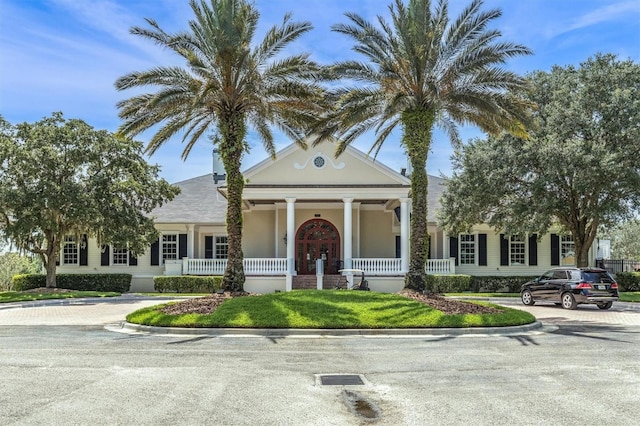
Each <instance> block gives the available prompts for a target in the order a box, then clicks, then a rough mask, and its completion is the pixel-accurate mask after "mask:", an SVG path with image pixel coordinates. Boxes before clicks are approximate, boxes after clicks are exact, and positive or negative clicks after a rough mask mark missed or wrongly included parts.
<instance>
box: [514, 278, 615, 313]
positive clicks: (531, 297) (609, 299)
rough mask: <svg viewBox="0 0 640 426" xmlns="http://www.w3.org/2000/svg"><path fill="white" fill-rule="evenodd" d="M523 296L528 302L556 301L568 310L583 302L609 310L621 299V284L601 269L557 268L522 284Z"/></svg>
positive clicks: (521, 293)
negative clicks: (619, 292) (619, 289)
mask: <svg viewBox="0 0 640 426" xmlns="http://www.w3.org/2000/svg"><path fill="white" fill-rule="evenodd" d="M520 298H521V299H522V303H524V304H525V305H533V304H535V303H536V302H553V303H555V304H556V305H562V307H563V308H565V309H575V308H576V306H578V305H579V304H581V303H591V304H595V305H598V308H600V309H609V308H610V307H611V305H612V304H613V302H615V301H616V300H618V284H617V283H616V280H615V279H614V278H613V277H612V276H611V274H609V273H608V272H607V271H606V270H604V269H600V268H554V269H551V270H549V271H547V272H545V273H544V274H542V276H540V277H538V278H536V279H535V280H533V281H529V282H528V283H526V284H523V285H522V288H521V289H520Z"/></svg>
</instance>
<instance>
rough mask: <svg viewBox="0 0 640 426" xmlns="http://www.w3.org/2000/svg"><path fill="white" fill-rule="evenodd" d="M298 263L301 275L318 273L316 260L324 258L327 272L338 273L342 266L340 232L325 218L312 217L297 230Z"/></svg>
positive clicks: (325, 271)
mask: <svg viewBox="0 0 640 426" xmlns="http://www.w3.org/2000/svg"><path fill="white" fill-rule="evenodd" d="M295 243H296V263H297V269H298V273H299V274H301V275H307V274H315V273H316V260H317V259H322V261H323V263H324V273H325V274H336V273H338V269H339V268H340V266H339V262H340V234H338V230H337V229H336V227H335V226H333V225H332V224H331V222H328V221H326V220H324V219H311V220H309V221H307V222H305V223H303V224H302V226H300V228H298V232H296V239H295Z"/></svg>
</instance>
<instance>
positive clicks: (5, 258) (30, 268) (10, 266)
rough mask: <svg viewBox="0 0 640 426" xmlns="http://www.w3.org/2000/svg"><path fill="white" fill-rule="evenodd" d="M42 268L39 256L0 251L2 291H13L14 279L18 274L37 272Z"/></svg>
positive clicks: (0, 286)
mask: <svg viewBox="0 0 640 426" xmlns="http://www.w3.org/2000/svg"><path fill="white" fill-rule="evenodd" d="M41 270H42V265H41V263H40V260H39V259H38V258H37V257H30V256H23V255H21V254H19V253H0V291H11V290H13V288H12V279H13V276H14V275H18V274H35V273H37V272H40V271H41Z"/></svg>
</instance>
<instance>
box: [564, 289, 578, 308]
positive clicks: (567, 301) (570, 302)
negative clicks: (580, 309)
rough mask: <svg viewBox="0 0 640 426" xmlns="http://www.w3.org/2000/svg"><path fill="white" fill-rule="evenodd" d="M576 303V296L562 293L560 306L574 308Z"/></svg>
mask: <svg viewBox="0 0 640 426" xmlns="http://www.w3.org/2000/svg"><path fill="white" fill-rule="evenodd" d="M576 306H578V304H577V303H576V298H575V297H573V294H571V293H564V294H563V295H562V307H563V308H565V309H575V308H576Z"/></svg>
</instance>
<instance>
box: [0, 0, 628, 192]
mask: <svg viewBox="0 0 640 426" xmlns="http://www.w3.org/2000/svg"><path fill="white" fill-rule="evenodd" d="M469 1H470V0H451V1H450V9H451V16H452V19H454V18H455V16H456V15H457V14H458V12H459V10H461V9H462V8H463V7H464V6H466V5H467V4H468V3H469ZM389 3H390V0H256V1H255V4H256V6H257V7H258V9H259V10H260V12H261V22H260V29H259V31H258V38H257V40H259V39H261V38H262V35H263V34H264V31H265V29H266V28H268V27H270V26H271V25H273V24H275V23H278V22H280V21H281V20H282V17H283V15H284V14H285V13H286V12H289V11H290V12H292V13H293V17H294V19H295V20H297V21H311V22H312V23H313V25H314V27H315V29H314V30H313V31H312V32H310V33H308V34H306V35H305V36H304V37H303V38H301V39H300V40H299V41H297V42H296V43H295V44H294V45H291V47H290V51H291V52H300V51H307V52H309V53H310V54H311V56H312V58H313V59H315V60H317V61H318V62H320V63H324V64H329V63H331V62H333V61H336V60H342V59H346V58H357V57H358V56H357V54H355V53H354V52H352V51H351V50H350V48H351V41H350V40H349V39H347V38H346V37H344V36H342V35H340V34H337V33H333V32H331V30H330V27H331V25H332V24H335V23H339V22H346V18H345V17H344V13H345V12H348V11H351V12H356V13H359V14H360V15H362V16H364V17H365V18H367V19H369V20H374V19H375V17H376V15H383V16H387V15H388V8H387V5H388V4H389ZM495 7H498V8H501V9H502V12H503V15H502V17H501V18H500V19H498V20H496V21H494V28H497V29H499V30H501V31H502V33H503V36H504V38H505V39H507V40H509V41H512V42H517V43H520V44H524V45H526V46H528V47H529V48H531V49H533V51H534V53H535V54H534V55H533V56H529V57H522V58H517V59H515V60H512V61H510V62H509V63H507V64H506V65H505V67H506V68H509V69H511V70H514V71H516V72H519V73H522V74H525V73H528V72H531V71H534V70H549V69H550V68H551V67H552V66H553V65H554V64H558V65H562V66H565V65H568V64H574V65H578V64H579V63H580V62H582V61H584V60H586V59H587V58H588V57H589V56H592V55H593V54H595V53H597V52H603V53H609V52H611V53H615V54H617V55H619V57H620V59H629V58H630V59H632V60H634V61H636V62H637V61H639V60H640V1H639V0H485V2H484V8H485V9H489V8H495ZM190 17H191V9H190V8H189V5H188V0H0V114H2V115H3V116H4V118H5V119H7V120H8V121H10V122H12V123H19V122H23V121H29V122H33V121H37V120H40V119H41V118H43V117H45V116H49V115H50V114H51V113H52V112H54V111H62V112H63V113H64V114H65V117H67V118H80V119H83V120H85V121H86V122H87V123H89V124H91V125H92V126H94V127H95V128H98V129H107V130H112V131H115V130H116V129H117V127H118V125H119V119H118V114H117V110H116V107H115V104H116V102H118V101H119V100H121V99H124V98H126V97H127V95H131V94H132V93H130V92H129V93H128V92H117V91H116V90H115V89H114V86H113V83H114V81H115V80H116V79H117V78H118V77H120V76H122V75H124V74H126V73H129V72H131V71H139V70H145V69H148V68H151V67H154V66H157V65H168V64H173V65H179V64H180V62H179V59H178V58H176V57H175V56H173V55H171V53H170V52H167V51H164V50H162V49H161V48H159V47H158V46H155V45H153V44H152V43H151V42H149V41H147V40H145V39H142V38H140V37H135V36H132V35H130V34H129V28H130V27H131V26H133V25H145V22H144V18H153V19H155V20H156V21H157V22H158V23H159V24H160V26H161V27H162V28H163V29H165V30H167V31H177V30H182V29H185V28H186V26H187V21H188V19H190ZM480 135H481V134H480V133H479V132H478V131H477V130H476V129H474V128H464V129H462V136H463V138H464V139H465V140H466V139H468V138H471V137H475V136H480ZM150 136H151V135H150V134H143V135H140V136H139V137H138V138H137V139H139V140H141V141H142V142H146V141H147V140H148V139H149V138H150ZM371 142H372V137H371V136H367V135H365V136H363V137H362V138H361V139H360V140H358V141H357V142H356V143H355V146H356V147H357V148H359V149H361V150H363V151H365V152H366V151H368V149H369V147H370V146H371ZM250 143H251V145H252V149H251V152H250V154H248V155H247V156H246V157H245V161H244V163H243V168H245V169H246V168H247V167H250V166H251V165H253V164H255V163H257V162H259V161H261V160H263V159H264V158H265V157H266V154H265V152H264V150H263V148H262V146H261V145H260V144H259V143H258V144H256V143H255V139H254V138H252V137H250ZM289 143H290V142H289V141H288V140H287V139H285V138H284V137H282V136H281V137H279V138H278V140H277V147H278V149H281V148H284V147H285V146H287V145H289ZM182 148H183V146H182V145H181V143H180V140H179V139H178V138H177V139H176V140H175V141H170V142H169V143H167V144H166V145H165V146H164V147H163V148H161V149H160V150H159V151H158V152H156V154H155V155H154V156H153V157H151V158H149V161H150V162H152V163H158V164H160V165H161V167H162V173H161V174H162V176H163V177H165V178H166V179H167V180H169V181H170V182H177V181H180V180H184V179H188V178H191V177H195V176H199V175H202V174H205V173H210V172H211V154H210V151H211V146H210V145H208V143H207V142H206V141H203V142H202V143H201V144H200V146H198V147H197V148H195V149H194V150H193V151H192V153H191V156H190V157H189V158H188V159H187V161H186V162H182V161H181V160H180V153H181V152H182ZM451 152H452V151H451V147H450V144H449V141H448V140H447V139H446V137H445V136H444V135H442V134H441V133H436V134H435V140H434V143H433V148H432V153H431V154H430V157H429V162H428V166H427V169H428V172H429V173H430V174H433V175H439V174H445V175H450V174H451V164H450V156H451ZM378 160H380V161H382V162H383V163H385V164H387V165H388V166H390V167H392V168H394V169H396V170H399V169H400V168H401V167H404V166H405V165H406V159H405V157H404V153H403V150H402V149H401V148H400V146H399V142H398V139H389V140H388V141H387V142H386V143H385V147H384V149H383V150H382V151H381V153H380V154H379V156H378Z"/></svg>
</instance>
